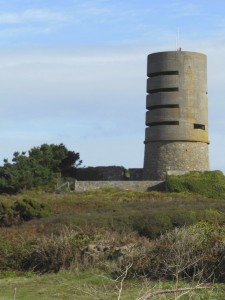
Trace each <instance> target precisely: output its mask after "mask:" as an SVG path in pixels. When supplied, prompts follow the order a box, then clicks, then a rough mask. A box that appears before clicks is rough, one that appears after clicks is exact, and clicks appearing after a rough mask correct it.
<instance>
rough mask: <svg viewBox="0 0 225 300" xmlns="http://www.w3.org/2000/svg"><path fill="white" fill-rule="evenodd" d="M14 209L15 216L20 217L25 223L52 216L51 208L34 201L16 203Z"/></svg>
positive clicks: (24, 200) (25, 200) (26, 200)
mask: <svg viewBox="0 0 225 300" xmlns="http://www.w3.org/2000/svg"><path fill="white" fill-rule="evenodd" d="M13 209H14V211H15V214H17V215H19V217H20V219H21V220H23V221H29V220H32V219H34V218H42V217H47V216H49V215H50V207H49V206H48V205H46V204H44V203H40V202H38V201H36V200H34V199H23V200H19V201H16V202H15V204H14V206H13Z"/></svg>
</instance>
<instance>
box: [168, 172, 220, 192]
mask: <svg viewBox="0 0 225 300" xmlns="http://www.w3.org/2000/svg"><path fill="white" fill-rule="evenodd" d="M167 187H168V190H169V191H170V192H177V193H181V192H185V193H186V192H189V193H195V194H201V195H205V196H207V197H211V198H225V176H224V175H223V173H222V172H221V171H211V172H210V171H205V172H190V173H187V174H184V175H180V176H174V175H171V176H168V177H167Z"/></svg>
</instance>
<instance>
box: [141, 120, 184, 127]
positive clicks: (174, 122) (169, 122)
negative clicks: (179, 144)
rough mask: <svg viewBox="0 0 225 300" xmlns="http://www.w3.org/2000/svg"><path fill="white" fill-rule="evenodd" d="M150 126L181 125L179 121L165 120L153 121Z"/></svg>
mask: <svg viewBox="0 0 225 300" xmlns="http://www.w3.org/2000/svg"><path fill="white" fill-rule="evenodd" d="M147 125H148V126H151V127H152V126H161V125H179V121H163V122H151V123H149V124H147Z"/></svg>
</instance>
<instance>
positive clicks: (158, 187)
mask: <svg viewBox="0 0 225 300" xmlns="http://www.w3.org/2000/svg"><path fill="white" fill-rule="evenodd" d="M104 187H116V188H119V189H122V190H139V191H151V190H155V191H165V190H166V184H165V182H163V181H76V182H75V192H84V191H88V190H96V189H100V188H104Z"/></svg>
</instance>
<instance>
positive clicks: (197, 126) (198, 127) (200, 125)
mask: <svg viewBox="0 0 225 300" xmlns="http://www.w3.org/2000/svg"><path fill="white" fill-rule="evenodd" d="M194 129H201V130H205V125H203V124H194Z"/></svg>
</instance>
